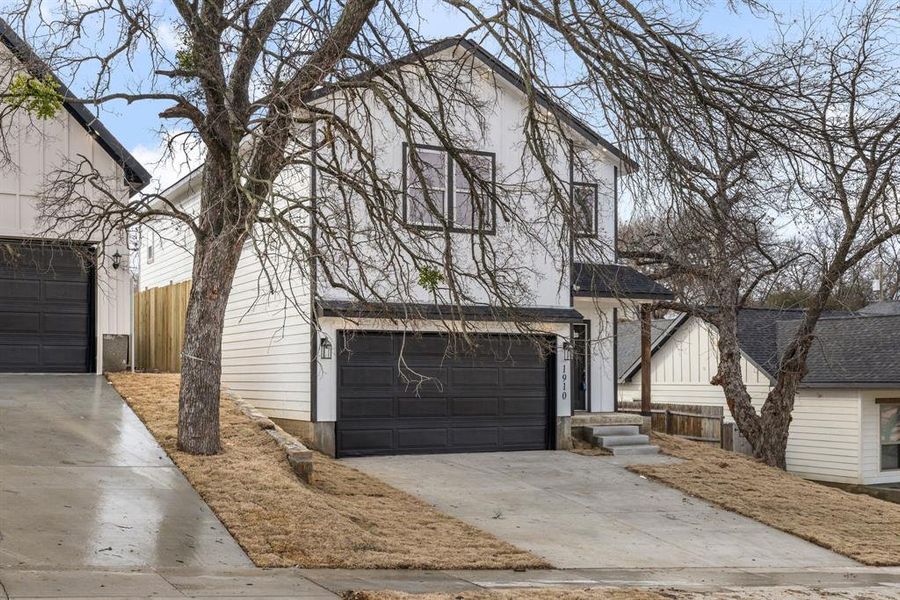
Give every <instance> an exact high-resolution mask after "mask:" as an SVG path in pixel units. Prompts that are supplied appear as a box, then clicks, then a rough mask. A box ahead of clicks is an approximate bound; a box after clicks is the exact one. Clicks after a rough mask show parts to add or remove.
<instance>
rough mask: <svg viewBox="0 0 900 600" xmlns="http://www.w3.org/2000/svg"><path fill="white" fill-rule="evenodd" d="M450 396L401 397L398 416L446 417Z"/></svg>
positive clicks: (398, 402)
mask: <svg viewBox="0 0 900 600" xmlns="http://www.w3.org/2000/svg"><path fill="white" fill-rule="evenodd" d="M449 402H450V400H449V399H448V398H434V397H429V398H421V397H420V398H399V399H398V400H397V416H398V417H400V418H420V417H446V416H447V415H448V414H449V410H448V408H447V406H448V404H449Z"/></svg>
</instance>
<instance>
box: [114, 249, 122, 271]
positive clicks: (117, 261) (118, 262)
mask: <svg viewBox="0 0 900 600" xmlns="http://www.w3.org/2000/svg"><path fill="white" fill-rule="evenodd" d="M112 259H113V264H112V267H113V269H118V268H119V267H120V266H122V255H121V254H119V251H118V250H116V253H115V254H113V255H112Z"/></svg>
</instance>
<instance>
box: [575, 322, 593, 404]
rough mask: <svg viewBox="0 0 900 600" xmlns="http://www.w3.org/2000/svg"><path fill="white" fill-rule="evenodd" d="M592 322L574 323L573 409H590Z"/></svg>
mask: <svg viewBox="0 0 900 600" xmlns="http://www.w3.org/2000/svg"><path fill="white" fill-rule="evenodd" d="M590 339H591V323H590V321H585V322H583V323H575V324H574V325H572V387H573V390H572V409H573V410H590V408H591V407H590V400H589V399H588V398H589V397H590V370H591V369H590V361H591V353H590V343H589V341H590Z"/></svg>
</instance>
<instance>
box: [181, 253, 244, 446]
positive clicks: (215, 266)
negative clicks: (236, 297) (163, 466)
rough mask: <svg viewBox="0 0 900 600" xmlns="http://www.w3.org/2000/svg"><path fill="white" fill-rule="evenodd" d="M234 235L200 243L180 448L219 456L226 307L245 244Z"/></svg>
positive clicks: (184, 355)
mask: <svg viewBox="0 0 900 600" xmlns="http://www.w3.org/2000/svg"><path fill="white" fill-rule="evenodd" d="M233 237H235V236H233V235H225V236H222V237H220V238H213V239H211V240H208V241H204V242H198V243H197V250H196V251H195V256H194V263H195V264H194V279H193V284H192V287H191V294H190V297H189V298H188V307H187V318H186V319H185V324H184V329H185V331H184V347H183V348H182V351H181V390H180V393H179V395H178V449H179V450H183V451H184V452H189V453H191V454H216V453H218V452H219V449H220V446H219V391H220V383H221V358H222V331H223V325H224V321H225V308H226V307H227V305H228V296H229V293H230V292H231V285H232V281H233V280H234V272H235V269H236V267H237V263H238V260H239V259H240V255H241V243H240V242H237V243H235V241H234V240H232V239H229V238H233Z"/></svg>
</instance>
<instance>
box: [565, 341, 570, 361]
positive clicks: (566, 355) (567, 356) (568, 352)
mask: <svg viewBox="0 0 900 600" xmlns="http://www.w3.org/2000/svg"><path fill="white" fill-rule="evenodd" d="M563 356H565V358H566V360H572V344H570V343H569V342H563Z"/></svg>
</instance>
